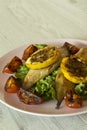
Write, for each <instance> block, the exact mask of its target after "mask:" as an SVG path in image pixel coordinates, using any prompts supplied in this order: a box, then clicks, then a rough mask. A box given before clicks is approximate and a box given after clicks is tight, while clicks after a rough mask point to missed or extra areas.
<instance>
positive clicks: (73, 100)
mask: <svg viewBox="0 0 87 130" xmlns="http://www.w3.org/2000/svg"><path fill="white" fill-rule="evenodd" d="M64 99H65V104H66V106H68V107H70V108H80V107H82V99H81V97H80V96H78V95H77V94H76V93H75V92H74V91H73V90H72V89H71V90H69V91H68V92H67V94H66V96H65V97H64Z"/></svg>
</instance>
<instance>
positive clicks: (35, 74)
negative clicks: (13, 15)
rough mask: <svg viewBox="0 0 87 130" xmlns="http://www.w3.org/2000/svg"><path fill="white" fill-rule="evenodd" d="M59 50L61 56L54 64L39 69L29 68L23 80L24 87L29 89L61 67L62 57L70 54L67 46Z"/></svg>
mask: <svg viewBox="0 0 87 130" xmlns="http://www.w3.org/2000/svg"><path fill="white" fill-rule="evenodd" d="M58 50H59V51H60V56H59V59H58V60H57V61H56V62H55V63H54V64H52V65H50V66H48V67H46V68H43V69H38V70H33V69H30V70H29V72H28V73H27V75H26V76H25V79H24V82H23V86H22V88H23V89H25V90H27V89H29V88H31V87H32V86H33V84H35V83H36V82H37V81H39V80H40V79H42V78H44V77H46V76H48V75H49V74H50V73H52V72H53V71H54V70H55V69H56V68H58V67H59V65H60V63H61V60H62V58H63V57H66V56H68V55H69V52H68V51H67V49H66V48H65V47H61V48H58Z"/></svg>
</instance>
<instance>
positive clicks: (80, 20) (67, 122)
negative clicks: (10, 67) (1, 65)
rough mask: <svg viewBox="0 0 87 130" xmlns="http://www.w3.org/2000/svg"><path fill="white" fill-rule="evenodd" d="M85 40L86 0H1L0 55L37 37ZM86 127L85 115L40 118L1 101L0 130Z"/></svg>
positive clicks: (54, 129) (86, 117)
mask: <svg viewBox="0 0 87 130" xmlns="http://www.w3.org/2000/svg"><path fill="white" fill-rule="evenodd" d="M58 38H74V39H75V38H76V39H84V40H87V0H0V56H2V55H4V54H6V53H7V52H9V51H10V50H12V49H14V48H16V47H18V46H21V45H24V44H27V43H29V42H34V41H40V40H51V39H58ZM44 129H45V130H86V129H87V114H82V115H78V116H69V117H68V116H67V117H40V116H32V115H27V114H24V113H20V112H17V111H14V110H12V109H10V108H8V107H6V106H5V105H3V104H2V103H0V130H44Z"/></svg>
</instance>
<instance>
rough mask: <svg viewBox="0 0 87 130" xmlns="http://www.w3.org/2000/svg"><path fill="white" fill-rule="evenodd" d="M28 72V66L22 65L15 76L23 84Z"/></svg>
mask: <svg viewBox="0 0 87 130" xmlns="http://www.w3.org/2000/svg"><path fill="white" fill-rule="evenodd" d="M28 71H29V68H28V67H27V66H26V65H22V66H20V67H19V68H18V69H17V71H16V72H15V73H14V75H15V77H16V78H17V79H19V80H20V81H21V82H23V81H24V78H25V76H26V74H27V73H28Z"/></svg>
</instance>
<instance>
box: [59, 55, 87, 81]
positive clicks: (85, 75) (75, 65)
mask: <svg viewBox="0 0 87 130" xmlns="http://www.w3.org/2000/svg"><path fill="white" fill-rule="evenodd" d="M61 71H62V73H63V74H64V76H65V78H66V79H68V80H69V81H71V82H73V83H81V82H83V83H87V64H85V63H82V62H81V61H79V60H78V59H76V58H70V57H65V58H63V59H62V62H61Z"/></svg>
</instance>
